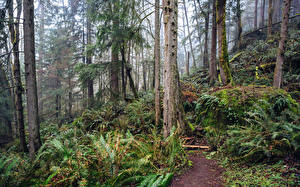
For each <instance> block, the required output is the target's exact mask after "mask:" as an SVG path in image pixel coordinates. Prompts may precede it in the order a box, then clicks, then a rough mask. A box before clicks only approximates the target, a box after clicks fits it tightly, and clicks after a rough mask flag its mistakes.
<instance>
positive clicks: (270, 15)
mask: <svg viewBox="0 0 300 187" xmlns="http://www.w3.org/2000/svg"><path fill="white" fill-rule="evenodd" d="M272 14H273V0H269V8H268V37H271V35H272V22H273V21H272V18H273V16H272Z"/></svg>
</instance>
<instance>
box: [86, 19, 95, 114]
mask: <svg viewBox="0 0 300 187" xmlns="http://www.w3.org/2000/svg"><path fill="white" fill-rule="evenodd" d="M86 28H87V29H86V30H87V45H88V46H90V45H91V44H92V25H91V21H90V19H89V18H87V23H86ZM86 64H87V65H90V64H92V52H91V50H89V49H88V50H87V57H86ZM87 88H88V107H89V108H91V107H93V103H94V83H93V80H92V79H91V78H89V79H88V80H87Z"/></svg>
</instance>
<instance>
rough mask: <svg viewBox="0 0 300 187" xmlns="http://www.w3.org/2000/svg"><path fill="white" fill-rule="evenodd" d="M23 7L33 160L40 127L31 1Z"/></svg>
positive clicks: (25, 2)
mask: <svg viewBox="0 0 300 187" xmlns="http://www.w3.org/2000/svg"><path fill="white" fill-rule="evenodd" d="M23 7H24V55H25V79H26V98H27V117H28V130H29V155H30V158H31V159H34V157H35V153H36V152H37V151H38V149H39V148H40V147H41V144H42V143H41V138H40V125H39V119H38V98H37V86H36V69H35V46H34V41H35V39H34V4H33V0H26V1H23Z"/></svg>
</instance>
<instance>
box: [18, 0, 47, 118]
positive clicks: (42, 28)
mask: <svg viewBox="0 0 300 187" xmlns="http://www.w3.org/2000/svg"><path fill="white" fill-rule="evenodd" d="M19 1H20V0H19ZM39 2H40V7H41V8H40V15H41V16H40V22H41V23H40V30H39V39H40V41H39V49H38V50H39V59H38V62H39V70H38V98H39V115H40V118H41V117H42V116H43V110H44V107H43V106H44V102H43V99H42V98H43V86H42V85H43V83H42V82H43V66H44V65H43V64H44V48H45V45H44V42H45V41H44V34H45V5H44V2H43V1H41V0H40V1H39Z"/></svg>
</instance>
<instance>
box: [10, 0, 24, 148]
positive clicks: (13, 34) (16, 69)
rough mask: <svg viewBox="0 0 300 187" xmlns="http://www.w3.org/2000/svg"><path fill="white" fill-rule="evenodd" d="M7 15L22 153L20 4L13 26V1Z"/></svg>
mask: <svg viewBox="0 0 300 187" xmlns="http://www.w3.org/2000/svg"><path fill="white" fill-rule="evenodd" d="M8 3H9V4H8V14H9V22H10V23H9V31H10V38H11V43H12V46H13V56H14V64H13V74H14V84H15V108H16V113H17V126H18V128H19V138H20V149H21V151H22V152H28V148H27V145H26V140H25V130H24V113H23V112H24V111H23V110H24V109H23V101H22V92H23V87H22V80H21V67H20V58H19V41H20V30H19V20H20V16H21V12H22V2H21V1H20V0H18V1H17V4H18V6H17V20H16V23H15V24H14V19H13V16H14V13H13V1H12V0H8Z"/></svg>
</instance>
